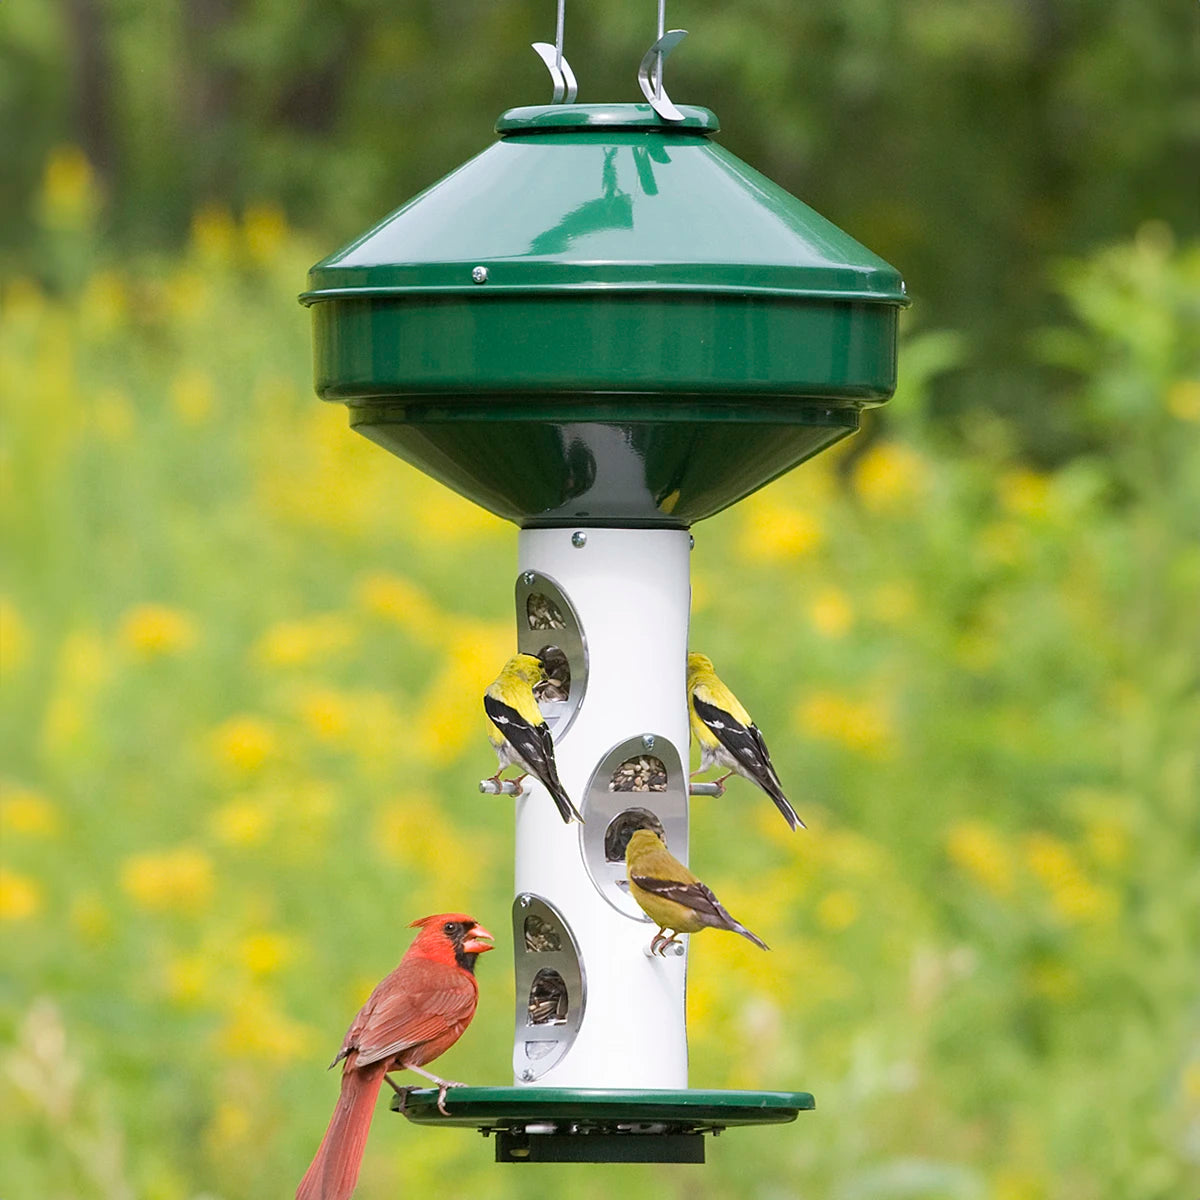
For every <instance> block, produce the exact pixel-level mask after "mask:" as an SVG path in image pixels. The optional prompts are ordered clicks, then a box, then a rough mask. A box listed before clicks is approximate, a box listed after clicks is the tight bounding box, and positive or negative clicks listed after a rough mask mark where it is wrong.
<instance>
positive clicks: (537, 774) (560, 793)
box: [483, 654, 583, 823]
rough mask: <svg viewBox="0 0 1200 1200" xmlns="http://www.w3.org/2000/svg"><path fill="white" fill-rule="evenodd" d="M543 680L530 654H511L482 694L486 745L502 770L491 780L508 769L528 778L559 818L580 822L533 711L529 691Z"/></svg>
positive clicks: (545, 731)
mask: <svg viewBox="0 0 1200 1200" xmlns="http://www.w3.org/2000/svg"><path fill="white" fill-rule="evenodd" d="M545 679H546V669H545V667H544V666H543V665H542V661H541V659H539V658H537V657H536V656H535V655H533V654H515V655H513V657H512V658H510V659H509V660H508V662H506V663H505V664H504V669H503V670H502V671H501V672H500V674H499V675H497V676H496V678H495V680H494V681H493V682H492V683H491V684H490V685H489V687H488V689H487V690H486V691H485V692H484V693H483V711H484V712H485V713H487V716H488V741H490V742H491V743H492V748H493V749H494V750H495V751H496V758H497V759H498V760H499V763H500V766H499V768H498V769H497V771H496V773H495V775H493V776H492V777H491V778H492V780H493V781H494V782H496V783H499V782H500V773H501V772H502V771H503V770H504V769H505V768H506V767H511V766H516V767H520V768H521V770H522V772H523V774H521V775H520V776H518V778H517V780H516V781H515V782H517V783H519V782H520V781H521V780H522V779H524V778H525V776H526V775H532V776H533V777H534V778H535V779H537V780H538V782H539V783H541V784H542V785H543V787H545V789H546V791H548V792H549V793H550V798H551V799H552V800H553V801H554V803H555V804H556V805H557V806H558V811H559V813H560V815H561V816H562V819H563V820H564V821H566V822H568V823H569V822H570V821H571V820H576V821H582V820H583V817H582V816H581V815H580V812H579V810H578V809H577V808H576V807H575V805H574V804H572V803H571V797H570V796H568V795H567V792H566V789H565V788H564V787H563V785H562V782H561V780H560V779H559V778H558V767H557V766H556V765H555V763H554V741H553V739H552V738H551V737H550V727H549V726H548V725H547V724H546V720H545V718H544V717H543V716H542V713H541V710H540V709H539V708H538V706H537V700H536V699H535V698H534V694H533V689H534V687H535V686H537V685H538V684H540V683H542V682H543V681H544V680H545Z"/></svg>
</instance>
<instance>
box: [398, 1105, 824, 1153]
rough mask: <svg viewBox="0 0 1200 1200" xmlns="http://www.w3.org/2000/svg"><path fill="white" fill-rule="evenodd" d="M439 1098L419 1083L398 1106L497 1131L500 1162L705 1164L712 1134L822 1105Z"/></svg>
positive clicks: (440, 1120)
mask: <svg viewBox="0 0 1200 1200" xmlns="http://www.w3.org/2000/svg"><path fill="white" fill-rule="evenodd" d="M437 1097H438V1093H437V1089H436V1088H421V1089H418V1090H414V1091H411V1092H409V1093H408V1097H407V1100H406V1101H405V1104H404V1107H403V1109H401V1106H400V1097H399V1096H396V1097H395V1098H394V1099H393V1101H392V1108H393V1110H394V1111H396V1112H401V1111H403V1113H404V1115H405V1116H406V1117H407V1118H408V1119H409V1120H410V1121H412V1122H413V1123H414V1124H417V1125H447V1126H454V1127H455V1128H472V1129H478V1130H479V1132H480V1133H482V1134H483V1135H484V1137H487V1136H488V1135H489V1134H494V1135H495V1137H496V1161H497V1162H594V1163H600V1162H646V1163H651V1162H653V1163H663V1162H670V1163H702V1162H704V1135H705V1134H706V1133H711V1134H712V1135H713V1136H714V1137H715V1136H716V1135H717V1134H719V1133H721V1132H722V1131H723V1130H725V1129H729V1128H731V1127H733V1126H735V1125H785V1124H787V1123H788V1122H790V1121H794V1120H795V1119H796V1117H797V1116H798V1115H799V1114H800V1113H801V1112H806V1111H809V1110H811V1109H813V1108H815V1107H816V1103H815V1101H814V1100H813V1098H812V1095H811V1094H810V1093H808V1092H724V1091H721V1092H708V1091H700V1090H697V1089H688V1090H686V1091H642V1090H624V1089H610V1088H551V1087H507V1088H506V1087H495V1088H490V1087H463V1088H454V1089H452V1090H451V1091H450V1092H448V1093H447V1095H446V1108H447V1109H448V1110H449V1116H446V1115H444V1114H442V1113H441V1112H439V1111H438V1106H437Z"/></svg>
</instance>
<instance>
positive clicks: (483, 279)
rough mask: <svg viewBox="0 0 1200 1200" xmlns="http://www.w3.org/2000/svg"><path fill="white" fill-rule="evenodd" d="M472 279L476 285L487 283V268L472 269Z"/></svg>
mask: <svg viewBox="0 0 1200 1200" xmlns="http://www.w3.org/2000/svg"><path fill="white" fill-rule="evenodd" d="M471 278H472V279H473V280H474V281H475V282H476V283H487V281H488V269H487V267H473V268H472V269H471Z"/></svg>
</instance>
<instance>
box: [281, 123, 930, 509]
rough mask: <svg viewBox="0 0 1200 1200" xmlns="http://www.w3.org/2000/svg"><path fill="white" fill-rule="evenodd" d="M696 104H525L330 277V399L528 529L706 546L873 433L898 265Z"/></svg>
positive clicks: (890, 376) (324, 364)
mask: <svg viewBox="0 0 1200 1200" xmlns="http://www.w3.org/2000/svg"><path fill="white" fill-rule="evenodd" d="M681 111H682V113H683V118H684V119H683V120H682V121H678V122H671V123H668V122H666V121H664V120H663V119H662V118H660V117H659V116H658V115H657V114H656V113H655V112H654V110H653V109H652V108H651V107H650V106H649V105H645V104H606V105H551V106H544V107H530V108H516V109H512V110H510V111H508V112H506V113H505V114H504V115H503V116H501V118H500V119H499V121H498V122H497V124H496V131H497V133H499V135H500V137H499V141H497V142H496V143H495V144H494V145H492V146H491V147H489V148H488V149H487V150H485V151H483V153H481V154H479V155H477V156H476V157H474V158H472V159H471V160H470V161H469V162H467V163H465V164H464V165H463V166H461V167H459V168H458V170H456V171H454V172H452V173H451V174H449V175H447V176H446V177H445V178H444V179H442V180H441V181H439V182H438V183H436V184H434V185H433V186H432V187H430V188H428V189H427V190H426V191H424V192H422V193H421V194H420V195H419V196H417V197H415V198H414V199H412V200H410V201H409V202H408V203H407V204H405V205H404V206H403V207H401V208H399V209H397V210H396V211H395V212H394V213H392V214H391V216H389V217H387V218H385V219H384V220H383V221H381V222H380V223H379V224H378V225H376V226H375V227H374V228H373V229H371V230H370V231H368V232H367V233H365V234H364V235H363V236H362V237H360V238H358V239H356V240H355V241H353V242H352V243H351V244H350V245H348V246H346V247H345V248H344V249H342V250H339V251H338V252H337V253H335V254H332V255H330V256H329V257H328V258H326V259H324V260H322V261H321V262H319V263H318V264H317V265H316V266H315V267H313V268H312V270H311V271H310V273H309V289H308V291H306V292H305V293H304V294H303V296H302V297H301V299H302V301H303V302H304V303H305V304H307V305H309V306H311V308H312V311H313V322H314V343H315V359H316V386H317V391H318V393H319V394H320V395H321V397H322V398H324V399H326V400H339V401H342V402H343V403H345V404H346V405H348V406H349V408H350V421H351V424H352V425H353V427H354V428H355V429H357V430H358V431H359V432H361V433H363V434H365V435H366V436H367V437H369V438H371V439H372V440H374V441H376V442H378V443H379V444H380V445H381V446H384V447H385V448H387V449H388V450H390V451H392V452H393V453H394V454H397V455H398V456H399V457H401V458H403V459H405V460H406V461H407V462H410V463H412V464H413V465H414V466H416V467H418V468H419V469H420V470H422V471H424V472H425V473H426V474H428V475H431V476H433V477H434V478H436V479H438V480H440V481H441V482H442V483H444V484H446V485H447V486H449V487H451V488H453V489H454V490H455V491H457V492H460V493H461V494H462V495H464V496H466V497H468V498H469V499H471V500H473V501H475V502H476V503H477V504H480V505H482V506H483V507H484V508H487V509H489V510H490V511H492V512H494V513H497V514H498V515H500V516H502V517H506V518H508V519H509V520H511V521H515V522H516V523H518V524H519V525H521V526H522V527H526V528H530V527H545V526H558V525H571V526H579V525H610V526H638V527H660V528H661V527H673V528H686V527H687V526H689V525H691V524H692V523H693V522H695V521H698V520H701V519H702V518H704V517H707V516H711V515H712V514H713V513H716V512H719V511H720V510H721V509H723V508H725V507H727V506H728V505H730V504H733V503H734V502H735V501H737V500H739V499H741V498H742V497H743V496H746V495H748V494H749V493H750V492H752V491H754V490H755V489H757V488H759V487H761V486H762V485H763V484H765V483H767V482H769V481H770V480H772V479H774V478H775V477H776V476H778V475H780V474H782V473H783V472H785V471H787V470H788V469H790V468H791V467H793V466H795V465H796V464H797V463H799V462H802V461H803V460H804V459H806V458H808V457H810V456H811V455H813V454H815V453H817V452H818V451H820V450H822V449H824V448H825V447H826V446H829V445H830V444H832V443H833V442H835V441H837V440H838V439H839V438H841V437H844V436H845V435H846V434H847V433H849V432H851V431H853V430H854V429H855V428H857V425H858V420H859V413H860V412H861V410H862V409H863V408H865V407H869V406H872V405H877V404H881V403H883V402H884V401H886V400H887V399H888V398H889V397H890V396H891V394H892V392H893V390H894V388H895V384H896V326H897V320H898V312H899V309H900V308H901V307H903V306H904V305H905V304H906V303H907V298H906V296H905V289H904V284H903V282H902V281H901V278H900V275H899V273H898V272H897V271H896V270H895V269H894V268H893V267H891V266H889V265H888V264H887V263H886V262H884V261H883V260H882V259H880V258H878V257H877V256H876V255H874V254H872V253H871V251H869V250H867V249H866V248H865V247H863V246H861V245H860V244H859V243H858V242H856V241H855V240H854V239H853V238H851V237H850V236H849V235H847V234H846V233H844V232H842V230H840V229H838V228H837V227H836V226H835V225H832V224H831V223H830V222H829V221H827V220H825V219H824V218H823V217H821V216H819V215H818V214H817V213H815V212H814V211H813V210H812V209H811V208H809V207H807V206H806V205H805V204H803V203H801V202H800V201H799V200H797V199H796V198H795V197H794V196H792V195H790V194H789V193H788V192H786V191H784V190H783V189H782V188H780V187H779V186H777V185H776V184H774V183H772V182H771V181H770V180H769V179H767V178H765V177H764V176H763V175H760V174H759V173H758V172H757V171H755V170H754V169H753V168H752V167H750V166H748V165H747V164H746V163H744V162H742V161H741V160H740V159H738V158H736V157H735V156H734V155H732V154H730V153H729V152H728V151H726V150H724V149H722V147H721V146H720V145H718V144H717V143H716V142H715V141H714V140H713V134H714V133H716V131H717V129H718V123H717V119H716V117H715V116H714V115H713V114H712V113H711V112H709V111H708V110H707V109H704V108H695V107H686V106H685V107H683V108H682V109H681Z"/></svg>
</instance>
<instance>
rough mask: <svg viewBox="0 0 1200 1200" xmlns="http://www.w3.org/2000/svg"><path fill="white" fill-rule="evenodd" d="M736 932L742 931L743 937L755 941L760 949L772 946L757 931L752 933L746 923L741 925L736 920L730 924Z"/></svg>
mask: <svg viewBox="0 0 1200 1200" xmlns="http://www.w3.org/2000/svg"><path fill="white" fill-rule="evenodd" d="M730 928H731V929H732V930H733V932H734V933H740V934H741V935H742V937H744V938H746V939H748V940H749V941H751V942H753V943H754V944H755V945H756V946H757V947H758V948H759V949H760V950H770V948H771V947H770V946H768V945H767V943H766V942H764V941H763V940H762V938H760V937H759V936H758V934H757V933H751V932H750V930H749V929H747V928H746V927H745V925H739V924H738V923H737V922H736V921H734V923H733V924H732V925H731V926H730Z"/></svg>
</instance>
